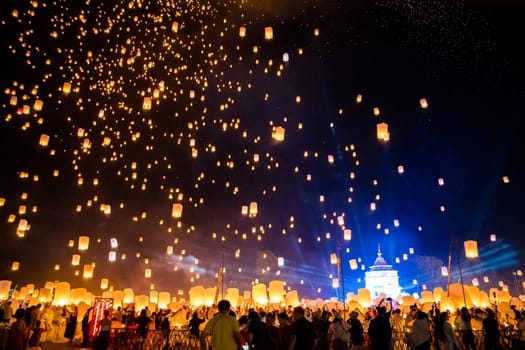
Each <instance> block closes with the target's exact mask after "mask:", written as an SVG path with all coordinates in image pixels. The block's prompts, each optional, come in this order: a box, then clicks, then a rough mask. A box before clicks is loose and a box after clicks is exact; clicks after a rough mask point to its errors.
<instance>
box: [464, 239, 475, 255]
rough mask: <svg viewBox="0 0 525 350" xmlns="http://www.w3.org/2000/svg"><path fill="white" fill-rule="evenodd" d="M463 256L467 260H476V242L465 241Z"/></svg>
mask: <svg viewBox="0 0 525 350" xmlns="http://www.w3.org/2000/svg"><path fill="white" fill-rule="evenodd" d="M464 246H465V256H466V257H467V258H469V259H470V258H477V257H478V242H476V241H472V240H470V241H465V242H464Z"/></svg>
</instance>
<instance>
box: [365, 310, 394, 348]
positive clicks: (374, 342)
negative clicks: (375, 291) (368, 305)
mask: <svg viewBox="0 0 525 350" xmlns="http://www.w3.org/2000/svg"><path fill="white" fill-rule="evenodd" d="M368 336H369V337H370V350H389V349H391V347H392V344H391V343H392V329H391V328H390V321H389V320H388V317H386V307H384V306H380V307H378V308H377V316H376V317H375V318H373V319H372V320H371V321H370V325H369V326H368Z"/></svg>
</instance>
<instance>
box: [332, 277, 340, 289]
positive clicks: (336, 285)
mask: <svg viewBox="0 0 525 350" xmlns="http://www.w3.org/2000/svg"><path fill="white" fill-rule="evenodd" d="M332 288H334V289H337V288H339V278H332Z"/></svg>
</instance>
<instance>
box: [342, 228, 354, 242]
mask: <svg viewBox="0 0 525 350" xmlns="http://www.w3.org/2000/svg"><path fill="white" fill-rule="evenodd" d="M343 239H344V240H345V241H350V240H352V230H350V229H349V228H347V229H345V230H344V231H343Z"/></svg>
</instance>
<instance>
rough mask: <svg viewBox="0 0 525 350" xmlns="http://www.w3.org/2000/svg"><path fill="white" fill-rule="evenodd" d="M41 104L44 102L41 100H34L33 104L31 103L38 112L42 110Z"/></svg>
mask: <svg viewBox="0 0 525 350" xmlns="http://www.w3.org/2000/svg"><path fill="white" fill-rule="evenodd" d="M43 105H44V102H42V100H36V101H35V104H34V105H33V109H34V110H35V111H37V112H40V111H41V110H42V106H43Z"/></svg>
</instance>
